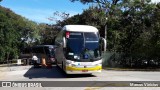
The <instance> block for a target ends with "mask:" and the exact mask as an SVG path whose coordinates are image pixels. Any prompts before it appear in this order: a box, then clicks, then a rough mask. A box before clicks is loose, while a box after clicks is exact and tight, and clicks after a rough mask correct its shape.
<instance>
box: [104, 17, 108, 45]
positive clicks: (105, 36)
mask: <svg viewBox="0 0 160 90" xmlns="http://www.w3.org/2000/svg"><path fill="white" fill-rule="evenodd" d="M107 20H108V18H107V17H106V24H105V33H104V38H105V39H106V47H105V48H107Z"/></svg>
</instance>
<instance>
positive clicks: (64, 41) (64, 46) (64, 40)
mask: <svg viewBox="0 0 160 90" xmlns="http://www.w3.org/2000/svg"><path fill="white" fill-rule="evenodd" d="M63 48H66V39H65V37H63Z"/></svg>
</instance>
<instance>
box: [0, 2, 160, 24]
mask: <svg viewBox="0 0 160 90" xmlns="http://www.w3.org/2000/svg"><path fill="white" fill-rule="evenodd" d="M152 2H154V3H157V2H160V0H152ZM0 4H1V5H2V6H3V7H6V8H10V9H11V10H12V11H14V12H15V13H16V14H19V15H21V16H23V17H25V18H27V19H29V20H32V21H35V22H37V23H48V24H55V21H50V20H48V18H49V17H55V16H54V15H53V13H54V12H56V11H59V12H66V13H69V14H70V16H73V15H76V14H81V13H82V12H83V10H85V9H87V8H89V5H84V4H82V3H80V2H74V3H73V2H70V0H3V1H2V2H0Z"/></svg>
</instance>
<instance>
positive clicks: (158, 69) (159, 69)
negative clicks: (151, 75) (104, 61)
mask: <svg viewBox="0 0 160 90" xmlns="http://www.w3.org/2000/svg"><path fill="white" fill-rule="evenodd" d="M103 69H104V70H113V71H159V72H160V68H157V69H130V68H103Z"/></svg>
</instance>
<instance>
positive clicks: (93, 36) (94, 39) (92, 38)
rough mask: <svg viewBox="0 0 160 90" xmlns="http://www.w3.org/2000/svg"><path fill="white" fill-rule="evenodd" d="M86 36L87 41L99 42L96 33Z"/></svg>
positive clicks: (89, 33)
mask: <svg viewBox="0 0 160 90" xmlns="http://www.w3.org/2000/svg"><path fill="white" fill-rule="evenodd" d="M84 36H85V39H86V41H90V40H91V41H98V34H97V33H95V32H85V33H84Z"/></svg>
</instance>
